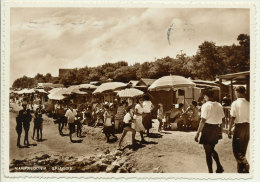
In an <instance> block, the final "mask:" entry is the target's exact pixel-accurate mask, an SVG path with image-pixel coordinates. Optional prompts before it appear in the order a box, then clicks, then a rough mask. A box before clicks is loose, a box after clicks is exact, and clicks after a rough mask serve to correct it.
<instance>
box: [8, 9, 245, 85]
mask: <svg viewBox="0 0 260 182" xmlns="http://www.w3.org/2000/svg"><path fill="white" fill-rule="evenodd" d="M172 24H173V29H172V31H171V36H170V41H171V45H169V44H168V40H167V31H168V28H169V27H170V25H172ZM240 33H247V34H249V10H247V9H172V8H166V9H142V8H129V9H124V8H111V9H110V8H92V9H91V8H53V9H52V8H15V9H12V10H11V74H10V76H11V81H13V80H14V79H16V78H18V77H20V76H23V75H28V76H34V75H35V74H37V73H38V72H39V73H48V72H50V73H52V74H54V75H57V74H58V69H59V68H62V67H67V68H68V67H84V66H86V65H87V66H96V65H100V64H103V63H104V62H116V61H121V60H125V61H128V62H129V63H130V64H133V63H135V62H144V61H152V60H154V58H155V57H157V58H160V57H165V56H171V57H175V55H176V54H177V53H178V52H179V51H180V50H183V52H185V53H187V54H188V55H192V54H195V53H196V51H197V48H198V45H199V44H201V43H202V42H203V41H205V40H208V41H214V42H216V43H217V44H219V45H223V44H227V45H230V44H233V43H236V38H237V36H238V35H239V34H240Z"/></svg>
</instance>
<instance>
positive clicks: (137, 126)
mask: <svg viewBox="0 0 260 182" xmlns="http://www.w3.org/2000/svg"><path fill="white" fill-rule="evenodd" d="M142 104H143V99H142V98H138V99H137V104H136V106H135V115H134V118H135V122H134V124H133V129H134V130H135V131H137V132H139V133H140V135H141V143H146V141H145V139H144V134H143V132H144V131H145V128H144V126H143V123H142V120H143V117H142V114H143V107H142Z"/></svg>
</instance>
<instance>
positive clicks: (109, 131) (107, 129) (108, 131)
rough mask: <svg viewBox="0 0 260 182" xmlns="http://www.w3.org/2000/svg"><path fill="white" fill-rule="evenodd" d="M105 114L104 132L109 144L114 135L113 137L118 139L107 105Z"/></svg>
mask: <svg viewBox="0 0 260 182" xmlns="http://www.w3.org/2000/svg"><path fill="white" fill-rule="evenodd" d="M104 108H105V112H104V127H103V132H104V133H105V135H106V138H107V142H110V139H109V137H110V136H111V135H112V136H113V137H115V138H116V136H115V134H114V129H113V124H112V116H111V112H110V110H109V106H108V105H105V106H104Z"/></svg>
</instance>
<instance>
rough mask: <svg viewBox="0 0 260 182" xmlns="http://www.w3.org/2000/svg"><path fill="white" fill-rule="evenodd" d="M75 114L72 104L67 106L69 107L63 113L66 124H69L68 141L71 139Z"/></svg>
mask: <svg viewBox="0 0 260 182" xmlns="http://www.w3.org/2000/svg"><path fill="white" fill-rule="evenodd" d="M76 115H77V112H76V110H75V109H73V107H72V105H70V106H69V109H68V110H67V111H66V113H65V117H67V120H68V124H69V130H70V141H71V142H73V140H72V134H73V133H74V132H75V123H74V121H75V117H76Z"/></svg>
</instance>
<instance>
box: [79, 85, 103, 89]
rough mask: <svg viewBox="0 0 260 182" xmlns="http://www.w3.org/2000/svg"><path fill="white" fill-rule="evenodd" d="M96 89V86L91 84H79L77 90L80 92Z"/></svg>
mask: <svg viewBox="0 0 260 182" xmlns="http://www.w3.org/2000/svg"><path fill="white" fill-rule="evenodd" d="M96 88H98V86H96V85H91V84H80V85H79V89H80V90H94V89H96Z"/></svg>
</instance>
